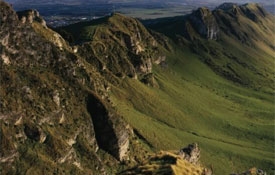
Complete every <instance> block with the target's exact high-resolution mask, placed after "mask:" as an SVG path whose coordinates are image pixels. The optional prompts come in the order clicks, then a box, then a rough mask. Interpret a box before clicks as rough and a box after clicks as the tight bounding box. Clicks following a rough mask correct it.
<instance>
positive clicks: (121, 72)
mask: <svg viewBox="0 0 275 175" xmlns="http://www.w3.org/2000/svg"><path fill="white" fill-rule="evenodd" d="M102 20H104V25H103V22H102ZM78 25H80V24H73V25H71V26H67V27H63V28H62V29H60V30H59V31H62V32H61V34H64V33H66V35H68V34H70V35H72V36H73V37H72V38H76V39H75V41H74V42H73V43H72V44H76V43H82V44H80V45H79V47H78V54H80V55H81V56H82V57H84V58H85V59H86V60H87V61H88V62H89V63H91V64H94V65H96V66H97V68H98V70H99V71H100V72H102V73H103V74H106V75H107V76H108V77H107V78H109V77H110V73H111V74H112V75H113V76H115V77H119V78H124V77H125V76H128V77H130V78H134V79H140V78H142V77H143V75H145V74H149V73H151V72H152V66H153V64H161V63H163V62H164V61H165V59H166V57H165V55H164V54H163V53H162V51H161V46H160V44H159V43H158V42H157V41H156V40H155V38H154V37H153V36H152V35H151V34H150V33H149V32H148V31H147V29H146V28H145V27H144V26H143V25H142V24H141V23H140V22H139V21H138V20H136V19H132V18H129V17H125V16H123V15H121V14H118V13H114V14H112V15H111V16H108V17H105V18H104V19H100V22H97V20H95V21H91V22H85V23H83V24H81V26H80V27H81V28H80V29H79V31H81V32H82V33H81V32H80V33H76V32H74V31H72V28H77V27H78ZM91 26H92V27H91Z"/></svg>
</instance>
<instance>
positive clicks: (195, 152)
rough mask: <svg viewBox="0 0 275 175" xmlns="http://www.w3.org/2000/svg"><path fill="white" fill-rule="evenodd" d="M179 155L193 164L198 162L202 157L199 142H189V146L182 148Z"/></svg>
mask: <svg viewBox="0 0 275 175" xmlns="http://www.w3.org/2000/svg"><path fill="white" fill-rule="evenodd" d="M178 155H179V156H181V157H182V158H183V159H185V160H187V161H188V162H190V163H192V164H198V163H199V159H200V149H199V145H198V144H197V143H192V144H189V145H188V146H187V147H185V148H182V149H181V150H180V151H179V153H178Z"/></svg>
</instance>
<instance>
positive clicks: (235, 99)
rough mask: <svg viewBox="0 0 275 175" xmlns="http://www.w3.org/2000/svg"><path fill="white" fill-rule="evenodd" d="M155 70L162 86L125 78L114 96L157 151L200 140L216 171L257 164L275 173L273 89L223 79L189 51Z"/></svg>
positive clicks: (205, 157)
mask: <svg viewBox="0 0 275 175" xmlns="http://www.w3.org/2000/svg"><path fill="white" fill-rule="evenodd" d="M154 73H155V75H156V79H157V82H158V84H159V86H160V87H159V89H156V88H152V87H148V86H146V85H144V84H142V83H139V82H137V81H134V80H131V79H126V80H125V81H124V82H122V84H121V85H120V86H119V88H114V90H113V92H112V93H113V94H112V95H113V99H112V100H113V102H114V104H117V106H116V108H117V109H118V110H119V112H120V113H121V115H122V116H123V117H124V118H125V120H126V121H127V122H129V123H130V124H131V125H132V126H133V127H134V128H135V129H136V130H137V131H138V132H139V133H141V134H142V135H143V136H144V137H145V138H146V140H147V141H148V142H149V143H150V144H151V145H153V147H154V148H155V149H156V150H163V149H168V150H169V149H180V148H181V147H182V146H183V145H186V144H188V143H191V142H198V143H199V144H200V145H201V148H202V162H203V163H204V164H205V165H208V166H209V165H213V168H214V171H215V173H216V174H229V173H231V172H237V171H240V170H246V169H248V168H250V167H253V166H257V167H260V168H263V169H265V170H268V172H269V173H272V172H273V170H274V164H273V158H274V157H273V156H274V152H273V151H274V150H273V148H274V145H273V144H274V132H273V130H274V96H273V94H268V93H265V92H262V91H258V90H253V89H249V88H245V87H242V86H240V85H238V84H233V83H232V82H230V81H228V80H225V79H223V78H222V77H220V76H219V75H217V74H215V73H214V72H213V71H212V70H211V69H210V68H209V67H208V66H206V65H205V64H203V63H202V62H201V61H200V59H199V58H198V57H197V56H196V55H194V54H192V53H190V52H188V51H187V50H184V51H176V52H175V53H173V54H171V55H170V57H169V60H168V68H160V67H155V72H154Z"/></svg>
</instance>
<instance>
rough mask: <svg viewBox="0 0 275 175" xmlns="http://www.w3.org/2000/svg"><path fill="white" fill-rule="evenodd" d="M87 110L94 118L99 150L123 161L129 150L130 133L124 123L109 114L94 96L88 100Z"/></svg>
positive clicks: (90, 96)
mask: <svg viewBox="0 0 275 175" xmlns="http://www.w3.org/2000/svg"><path fill="white" fill-rule="evenodd" d="M87 110H88V111H89V113H90V115H91V117H92V121H93V126H94V130H95V137H96V141H97V143H98V146H99V148H101V149H103V150H105V151H106V152H108V153H110V154H111V155H113V156H114V157H116V158H117V159H118V160H120V161H122V160H123V159H124V157H125V156H126V155H127V152H128V148H129V131H128V130H127V129H126V127H125V126H124V124H123V122H122V121H120V119H119V118H118V117H115V116H114V115H115V114H113V113H110V112H108V110H107V109H106V107H105V106H104V105H103V103H102V102H101V101H100V100H99V99H98V98H95V97H94V96H92V95H89V96H88V98H87ZM115 123H116V124H115ZM118 123H120V124H118Z"/></svg>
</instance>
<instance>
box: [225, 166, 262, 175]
mask: <svg viewBox="0 0 275 175" xmlns="http://www.w3.org/2000/svg"><path fill="white" fill-rule="evenodd" d="M230 175H267V174H266V172H265V171H263V170H261V169H257V168H255V167H254V168H250V169H249V170H248V171H245V172H243V173H232V174H230Z"/></svg>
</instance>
